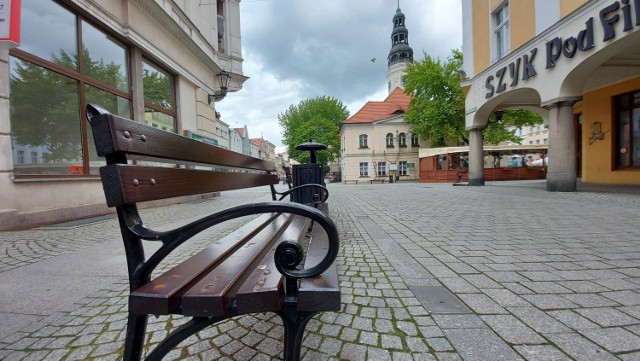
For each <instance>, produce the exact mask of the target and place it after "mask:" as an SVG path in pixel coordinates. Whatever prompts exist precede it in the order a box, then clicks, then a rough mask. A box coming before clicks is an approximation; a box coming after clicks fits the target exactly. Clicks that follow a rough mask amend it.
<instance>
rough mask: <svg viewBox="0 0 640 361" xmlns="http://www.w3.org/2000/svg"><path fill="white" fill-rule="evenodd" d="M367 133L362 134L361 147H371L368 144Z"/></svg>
mask: <svg viewBox="0 0 640 361" xmlns="http://www.w3.org/2000/svg"><path fill="white" fill-rule="evenodd" d="M367 139H368V137H367V135H366V134H360V148H369V147H368V146H367Z"/></svg>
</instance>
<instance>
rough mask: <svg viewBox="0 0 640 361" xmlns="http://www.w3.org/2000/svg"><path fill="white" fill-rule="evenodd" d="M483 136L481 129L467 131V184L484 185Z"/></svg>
mask: <svg viewBox="0 0 640 361" xmlns="http://www.w3.org/2000/svg"><path fill="white" fill-rule="evenodd" d="M483 143H484V137H483V135H482V129H479V128H474V129H471V130H470V131H469V185H470V186H483V185H484V150H483Z"/></svg>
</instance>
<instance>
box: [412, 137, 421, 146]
mask: <svg viewBox="0 0 640 361" xmlns="http://www.w3.org/2000/svg"><path fill="white" fill-rule="evenodd" d="M411 146H412V147H419V146H420V138H419V137H418V135H417V134H411Z"/></svg>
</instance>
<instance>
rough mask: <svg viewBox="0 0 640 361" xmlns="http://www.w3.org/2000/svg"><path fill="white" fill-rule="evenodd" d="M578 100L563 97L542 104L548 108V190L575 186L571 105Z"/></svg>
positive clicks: (565, 190)
mask: <svg viewBox="0 0 640 361" xmlns="http://www.w3.org/2000/svg"><path fill="white" fill-rule="evenodd" d="M578 100H579V98H571V99H563V100H558V101H554V102H550V103H548V104H546V105H543V106H544V107H546V108H547V109H549V164H548V166H547V191H549V192H575V191H576V188H577V183H576V145H575V143H576V140H575V129H574V124H573V105H574V104H575V103H576V101H578Z"/></svg>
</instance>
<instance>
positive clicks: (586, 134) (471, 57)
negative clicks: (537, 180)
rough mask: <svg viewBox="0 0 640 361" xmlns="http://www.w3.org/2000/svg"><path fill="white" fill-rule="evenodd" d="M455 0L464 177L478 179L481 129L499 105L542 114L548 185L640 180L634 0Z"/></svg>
mask: <svg viewBox="0 0 640 361" xmlns="http://www.w3.org/2000/svg"><path fill="white" fill-rule="evenodd" d="M462 5H463V6H462V9H463V24H464V25H463V29H464V30H463V54H464V71H465V73H466V76H467V79H466V80H465V81H464V82H463V87H464V90H465V94H466V104H465V108H466V127H467V129H469V130H470V132H471V134H470V152H469V157H470V160H469V184H471V185H483V184H484V174H483V167H482V164H483V159H482V154H483V152H482V149H483V146H482V144H483V137H482V130H483V129H484V128H486V125H487V119H488V117H489V115H490V114H491V113H493V112H495V111H498V110H502V109H507V108H521V109H529V110H531V111H534V112H536V113H538V114H540V115H541V116H542V117H543V119H544V123H545V127H547V128H548V144H549V152H548V157H549V161H548V163H549V164H548V172H547V190H549V191H575V190H576V184H577V178H576V177H577V175H579V174H580V175H581V177H582V181H583V182H590V183H607V184H634V185H637V184H640V52H639V51H638V50H637V49H638V48H639V46H640V31H639V30H638V29H640V2H638V1H610V0H590V1H584V0H583V1H579V0H535V1H533V0H531V1H513V0H512V1H509V0H489V1H486V0H463V1H462ZM541 136H542V139H541V142H544V137H545V135H541ZM532 140H533V141H537V139H532Z"/></svg>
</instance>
